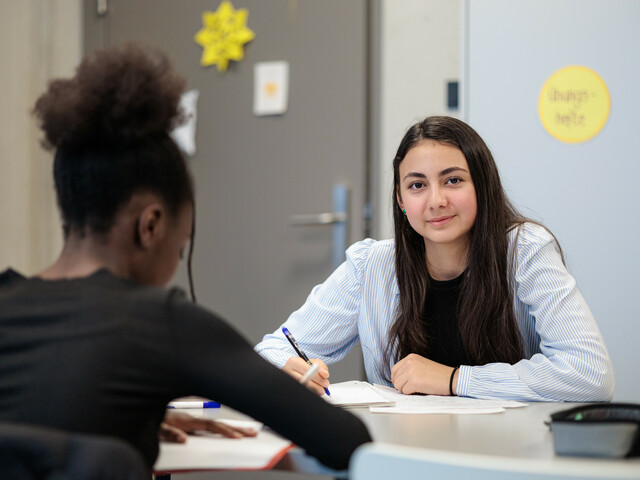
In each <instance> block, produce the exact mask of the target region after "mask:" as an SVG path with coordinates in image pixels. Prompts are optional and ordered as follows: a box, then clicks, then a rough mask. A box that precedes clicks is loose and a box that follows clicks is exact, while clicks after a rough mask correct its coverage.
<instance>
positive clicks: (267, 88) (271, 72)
mask: <svg viewBox="0 0 640 480" xmlns="http://www.w3.org/2000/svg"><path fill="white" fill-rule="evenodd" d="M288 100H289V62H259V63H256V64H255V65H254V66H253V113H254V115H282V114H283V113H285V112H286V111H287V104H288Z"/></svg>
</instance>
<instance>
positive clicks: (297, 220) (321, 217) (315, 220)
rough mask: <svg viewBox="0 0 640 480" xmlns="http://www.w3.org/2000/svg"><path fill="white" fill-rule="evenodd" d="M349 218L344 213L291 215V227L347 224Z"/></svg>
mask: <svg viewBox="0 0 640 480" xmlns="http://www.w3.org/2000/svg"><path fill="white" fill-rule="evenodd" d="M348 218H349V215H347V214H346V213H344V212H325V213H303V214H300V215H290V216H289V225H291V226H292V227H306V226H309V225H331V224H332V223H338V222H346V221H347V219H348Z"/></svg>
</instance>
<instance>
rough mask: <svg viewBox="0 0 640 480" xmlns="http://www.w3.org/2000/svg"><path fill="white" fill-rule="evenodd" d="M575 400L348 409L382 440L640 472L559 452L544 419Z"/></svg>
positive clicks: (224, 413) (300, 462) (296, 457)
mask: <svg viewBox="0 0 640 480" xmlns="http://www.w3.org/2000/svg"><path fill="white" fill-rule="evenodd" d="M575 405H577V404H570V403H527V406H526V407H522V408H513V409H507V411H505V412H502V413H494V414H390V413H370V412H369V409H368V408H366V407H358V408H349V411H351V412H352V413H353V414H354V415H356V416H358V417H359V418H361V419H362V421H363V422H364V423H365V424H366V425H367V427H368V428H369V431H370V433H371V436H372V437H373V439H374V440H375V441H379V442H385V443H392V444H397V445H407V446H412V447H420V448H428V449H433V450H445V451H453V452H466V453H474V454H481V455H489V456H491V455H495V456H502V457H511V458H529V459H538V460H539V461H541V462H544V463H547V462H552V463H553V464H556V463H557V464H560V463H563V464H569V465H573V466H575V467H576V468H580V469H584V468H585V467H586V468H588V467H589V466H593V467H597V468H600V467H601V466H602V465H606V466H608V467H612V468H616V469H619V468H624V469H632V470H636V469H637V471H638V472H640V458H634V459H621V460H616V459H594V458H578V457H562V456H557V455H555V452H554V450H553V435H552V433H551V431H550V429H549V427H548V426H547V425H546V424H545V421H548V420H549V417H550V415H551V414H552V413H554V412H557V411H560V410H564V409H567V408H571V407H572V406H575ZM203 415H204V416H206V417H209V418H236V419H245V418H247V417H246V416H244V415H243V414H241V413H239V412H237V411H235V410H233V409H230V408H228V407H225V406H222V407H221V408H216V409H205V410H204V411H203ZM296 450H297V451H296ZM288 457H290V458H289V459H288V461H285V462H283V466H282V465H281V467H280V468H285V469H287V468H289V469H294V470H302V471H306V472H309V473H328V472H329V471H328V470H326V469H323V468H322V467H321V466H320V465H319V464H318V463H317V462H315V460H310V459H309V457H307V459H306V460H305V459H304V458H303V457H305V456H304V455H303V453H302V451H301V450H300V449H294V450H292V451H291V452H290V454H289V455H288ZM314 462H315V464H316V465H314ZM639 476H640V475H639Z"/></svg>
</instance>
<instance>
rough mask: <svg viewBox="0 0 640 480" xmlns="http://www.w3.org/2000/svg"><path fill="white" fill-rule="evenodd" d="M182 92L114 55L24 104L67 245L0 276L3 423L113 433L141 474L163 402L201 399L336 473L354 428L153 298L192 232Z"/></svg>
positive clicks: (356, 432) (177, 306)
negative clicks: (44, 264) (47, 259)
mask: <svg viewBox="0 0 640 480" xmlns="http://www.w3.org/2000/svg"><path fill="white" fill-rule="evenodd" d="M184 86H185V81H184V79H183V78H182V77H181V76H180V75H179V74H177V73H176V72H175V71H174V70H173V68H172V66H171V65H170V63H169V61H168V59H167V58H166V57H165V56H164V55H163V54H161V53H160V52H155V51H152V50H149V49H144V48H142V47H139V46H136V45H125V46H122V47H112V48H108V49H104V50H100V51H97V52H96V53H94V54H92V55H90V56H89V57H87V58H85V59H84V60H83V61H82V63H81V64H80V66H79V67H78V69H77V72H76V74H75V75H74V76H73V77H72V78H69V79H59V80H56V81H53V82H52V83H50V85H49V87H48V89H47V91H46V92H45V93H44V94H43V95H42V96H41V97H40V99H39V100H38V102H37V103H36V107H35V113H36V115H37V117H38V119H39V120H40V122H41V126H42V129H43V131H44V133H45V136H46V139H47V142H48V144H49V145H50V146H51V147H52V148H53V149H54V150H55V159H54V168H53V170H54V180H55V188H56V193H57V199H58V205H59V207H60V212H61V216H62V220H63V226H64V247H63V250H62V252H61V254H60V256H59V258H58V259H57V260H56V261H55V262H54V263H53V264H52V265H51V266H50V267H48V268H46V269H44V270H43V271H42V272H40V273H39V274H37V275H35V276H33V277H25V276H24V275H21V274H20V273H18V272H16V271H14V270H12V269H7V270H6V271H4V272H2V273H0V421H4V422H20V423H29V424H35V425H44V426H49V427H54V428H58V429H63V430H66V431H74V432H84V433H93V434H101V435H109V436H114V437H118V438H120V439H123V440H125V441H127V442H129V443H130V444H131V445H133V446H134V447H135V448H136V449H137V450H138V451H139V452H140V454H141V455H142V456H143V458H144V460H145V461H146V465H147V467H148V468H149V470H151V468H152V465H153V463H154V461H155V459H156V457H157V454H158V430H159V428H160V426H161V424H162V422H163V419H165V414H166V412H167V409H166V405H167V402H169V401H170V400H171V399H173V398H176V397H182V396H185V395H201V396H203V397H207V398H212V399H215V400H217V401H219V402H221V403H224V404H225V405H228V406H230V407H233V408H235V409H236V410H239V411H242V412H244V413H246V414H248V415H250V416H252V417H254V418H255V419H257V420H259V421H262V422H264V423H265V424H266V425H268V426H270V427H271V428H273V429H274V430H275V431H276V432H278V433H280V434H281V435H283V436H284V437H286V438H289V439H291V440H292V441H293V442H294V443H296V444H297V445H299V446H300V447H302V448H304V449H305V450H307V452H308V453H309V454H311V455H314V456H316V457H317V458H318V459H319V460H320V461H322V462H323V463H325V464H326V465H329V466H331V467H334V468H346V467H347V465H348V462H349V458H350V456H351V453H352V452H353V451H354V449H355V448H356V447H357V446H358V445H360V444H362V443H364V442H367V441H369V440H370V437H369V434H368V432H367V429H366V428H365V426H364V425H363V424H362V422H361V421H360V420H358V419H357V418H356V417H354V416H353V415H351V414H350V413H348V412H346V411H344V410H341V409H338V408H335V407H333V406H331V405H329V404H328V403H326V402H325V401H324V400H322V399H320V398H318V397H317V396H316V395H314V394H313V393H312V392H310V391H308V390H307V389H306V388H304V387H303V386H301V385H299V384H298V383H297V382H295V381H294V380H293V379H292V378H291V377H290V376H288V375H285V374H284V373H282V372H281V371H280V370H278V369H277V368H275V367H274V366H273V365H271V364H269V363H268V362H266V361H264V359H262V358H261V357H260V356H259V355H257V354H256V353H255V352H254V351H253V349H252V348H251V346H250V345H249V344H248V343H247V341H246V340H245V339H244V338H242V337H241V336H240V335H239V334H238V333H237V332H236V331H235V330H233V329H232V328H231V327H230V326H229V325H228V324H227V323H226V322H224V321H223V320H222V319H220V318H219V317H218V316H217V315H215V314H214V313H212V312H210V311H208V310H205V309H204V308H201V307H199V306H197V305H195V304H194V303H192V302H190V301H188V300H187V299H186V298H185V296H184V294H183V292H182V291H181V290H179V289H176V288H172V289H165V288H163V287H164V286H166V285H167V283H168V282H169V281H170V280H171V279H172V277H173V276H174V274H175V271H176V268H177V265H178V263H179V261H180V258H181V257H182V255H183V253H184V252H185V251H186V250H187V248H188V246H189V242H190V241H192V240H193V231H194V230H193V217H194V215H193V212H194V206H195V202H194V191H193V186H192V180H191V175H190V174H189V172H188V169H187V165H186V162H185V160H184V158H183V157H182V155H181V154H180V152H179V150H178V148H177V146H176V144H175V143H174V142H173V140H172V139H171V137H170V135H169V133H170V131H171V129H172V128H173V127H174V126H175V124H176V122H177V121H178V119H179V117H180V114H179V111H178V105H179V100H180V95H181V94H182V92H183V90H184ZM192 244H193V243H191V245H192ZM190 257H191V250H190V249H189V258H190ZM300 419H305V420H304V422H301V421H300ZM191 422H193V421H191ZM189 425H190V423H189V421H185V422H182V421H176V419H175V418H173V419H172V421H171V426H173V427H175V428H177V429H178V432H179V430H180V429H188V428H191V427H190V426H189ZM191 426H192V427H193V428H195V429H203V428H209V427H208V426H207V425H204V426H203V425H195V426H193V424H191ZM214 427H215V425H214ZM218 427H219V426H218ZM210 429H211V430H213V431H217V432H222V433H223V434H226V435H228V436H238V435H243V434H250V433H247V432H239V431H232V432H225V431H224V430H221V429H220V428H217V429H216V428H213V427H212V428H210ZM173 432H174V433H176V432H175V430H174V431H173Z"/></svg>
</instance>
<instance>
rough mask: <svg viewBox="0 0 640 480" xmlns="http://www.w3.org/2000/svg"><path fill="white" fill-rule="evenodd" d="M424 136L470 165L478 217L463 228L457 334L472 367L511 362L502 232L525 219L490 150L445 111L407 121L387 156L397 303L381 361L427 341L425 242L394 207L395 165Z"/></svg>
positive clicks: (511, 316) (513, 340)
mask: <svg viewBox="0 0 640 480" xmlns="http://www.w3.org/2000/svg"><path fill="white" fill-rule="evenodd" d="M424 140H434V141H436V142H441V143H445V144H448V145H452V146H454V147H456V148H458V149H460V151H461V152H462V153H463V155H464V156H465V158H466V160H467V163H468V165H469V172H470V174H471V178H472V180H473V183H474V186H475V190H476V197H477V205H478V210H477V215H476V220H475V223H474V225H473V227H472V229H471V231H470V239H469V248H468V265H467V268H466V270H465V273H464V276H463V280H462V286H461V292H460V297H459V301H458V306H457V313H458V322H459V326H460V333H461V337H462V341H463V344H464V347H465V349H466V353H467V355H468V357H469V359H470V360H471V361H472V362H473V364H474V365H484V364H486V363H491V362H507V363H515V362H517V361H518V360H521V359H522V358H523V355H524V353H523V346H522V338H521V336H520V331H519V329H518V325H517V323H516V318H515V312H514V310H513V303H512V299H513V292H512V289H511V286H510V284H511V282H510V274H511V273H510V268H511V267H510V265H511V264H512V263H511V262H510V259H509V240H508V235H507V234H508V232H509V231H510V230H511V229H513V228H517V227H519V226H520V225H522V223H524V222H525V221H528V219H526V218H525V217H523V216H522V215H521V214H520V213H518V211H517V210H516V209H515V208H514V206H513V205H512V204H511V202H510V201H509V199H508V198H507V197H506V195H505V193H504V190H503V188H502V183H501V181H500V176H499V174H498V168H497V167H496V164H495V161H494V159H493V156H492V155H491V152H490V151H489V149H488V148H487V146H486V144H485V143H484V141H483V140H482V138H480V136H479V135H478V134H477V133H476V131H475V130H473V129H472V128H471V127H470V126H469V125H467V124H466V123H464V122H462V121H460V120H458V119H455V118H451V117H428V118H426V119H425V120H423V121H421V122H419V123H416V124H415V125H413V126H412V127H411V128H409V130H408V131H407V133H406V134H405V136H404V138H403V139H402V141H401V142H400V146H399V147H398V151H397V153H396V156H395V158H394V160H393V177H394V178H393V197H392V198H393V205H394V207H393V220H394V230H395V265H396V276H397V281H398V289H399V291H400V301H399V304H398V309H397V317H396V320H395V322H394V324H393V325H392V327H391V330H390V332H389V339H390V341H389V342H388V344H387V345H388V346H387V350H386V352H385V356H386V357H385V358H386V360H387V361H386V365H389V364H390V360H391V357H392V355H393V352H394V351H395V358H394V360H396V361H397V360H400V359H401V358H404V357H405V356H406V355H408V354H410V353H415V352H420V351H425V348H426V346H427V343H428V337H427V332H425V330H424V323H423V313H424V306H425V299H426V296H427V292H428V290H429V274H428V271H427V264H426V260H425V258H426V257H425V242H424V239H423V237H422V236H421V235H420V234H418V233H417V232H416V231H415V230H414V229H413V228H412V227H411V225H410V224H409V221H408V220H407V217H406V216H405V215H404V214H403V212H402V209H401V208H400V206H399V205H398V202H397V196H396V192H397V189H398V187H399V185H400V176H399V168H400V164H401V163H402V161H403V160H404V157H405V155H406V154H407V153H408V152H409V150H411V149H412V148H413V147H414V146H416V145H417V144H419V143H420V142H422V141H424Z"/></svg>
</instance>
